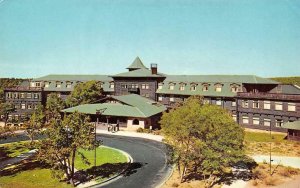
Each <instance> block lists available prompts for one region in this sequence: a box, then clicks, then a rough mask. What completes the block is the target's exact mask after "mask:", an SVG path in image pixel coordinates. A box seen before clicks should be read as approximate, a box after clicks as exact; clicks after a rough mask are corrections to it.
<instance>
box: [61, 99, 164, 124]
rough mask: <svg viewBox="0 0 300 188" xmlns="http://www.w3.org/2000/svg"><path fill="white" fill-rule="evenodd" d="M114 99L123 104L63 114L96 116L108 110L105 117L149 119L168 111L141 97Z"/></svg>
mask: <svg viewBox="0 0 300 188" xmlns="http://www.w3.org/2000/svg"><path fill="white" fill-rule="evenodd" d="M112 98H113V99H115V100H118V101H120V102H121V103H99V104H84V105H79V106H75V107H72V108H67V109H65V110H63V112H69V113H71V112H75V111H78V112H80V113H85V114H96V110H98V109H103V108H106V110H105V111H104V113H103V115H107V116H122V117H140V118H147V117H151V116H153V115H155V114H158V113H161V112H163V111H165V110H166V107H165V106H164V105H161V104H157V103H156V102H155V101H152V100H150V99H147V98H144V97H142V96H140V95H135V94H130V95H123V96H112Z"/></svg>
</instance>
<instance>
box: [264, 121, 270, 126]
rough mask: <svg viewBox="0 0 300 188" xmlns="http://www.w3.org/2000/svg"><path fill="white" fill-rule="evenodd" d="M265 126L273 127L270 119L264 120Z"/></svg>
mask: <svg viewBox="0 0 300 188" xmlns="http://www.w3.org/2000/svg"><path fill="white" fill-rule="evenodd" d="M264 126H268V127H270V126H271V120H270V119H264Z"/></svg>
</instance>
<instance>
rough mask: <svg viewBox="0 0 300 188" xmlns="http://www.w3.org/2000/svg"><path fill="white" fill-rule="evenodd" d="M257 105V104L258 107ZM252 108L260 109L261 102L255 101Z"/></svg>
mask: <svg viewBox="0 0 300 188" xmlns="http://www.w3.org/2000/svg"><path fill="white" fill-rule="evenodd" d="M255 104H257V106H256V105H255ZM252 107H253V108H256V109H258V108H259V101H256V100H255V101H253V102H252Z"/></svg>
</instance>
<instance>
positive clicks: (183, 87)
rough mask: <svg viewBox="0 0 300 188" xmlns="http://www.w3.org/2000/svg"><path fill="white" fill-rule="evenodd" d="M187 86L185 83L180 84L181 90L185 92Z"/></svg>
mask: <svg viewBox="0 0 300 188" xmlns="http://www.w3.org/2000/svg"><path fill="white" fill-rule="evenodd" d="M185 85H186V84H185V83H180V86H179V90H180V91H184V89H185Z"/></svg>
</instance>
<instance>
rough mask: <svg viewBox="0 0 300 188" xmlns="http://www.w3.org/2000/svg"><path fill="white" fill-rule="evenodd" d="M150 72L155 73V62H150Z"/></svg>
mask: <svg viewBox="0 0 300 188" xmlns="http://www.w3.org/2000/svg"><path fill="white" fill-rule="evenodd" d="M151 73H152V74H157V64H155V63H151Z"/></svg>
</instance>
